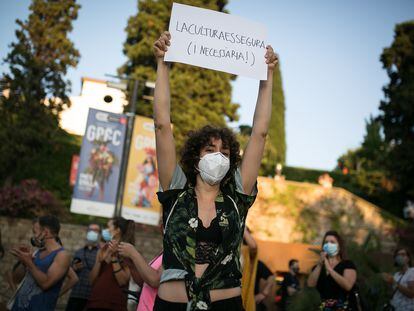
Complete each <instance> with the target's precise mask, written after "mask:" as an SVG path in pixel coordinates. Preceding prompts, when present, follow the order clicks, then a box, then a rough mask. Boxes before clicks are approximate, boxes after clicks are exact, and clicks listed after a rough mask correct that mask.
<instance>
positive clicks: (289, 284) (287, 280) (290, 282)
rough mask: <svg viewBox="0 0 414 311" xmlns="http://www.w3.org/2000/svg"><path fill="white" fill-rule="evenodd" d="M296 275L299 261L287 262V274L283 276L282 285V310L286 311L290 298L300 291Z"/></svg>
mask: <svg viewBox="0 0 414 311" xmlns="http://www.w3.org/2000/svg"><path fill="white" fill-rule="evenodd" d="M298 275H299V261H298V260H297V259H291V260H289V272H288V273H287V274H286V275H285V277H284V279H283V283H282V301H281V309H282V310H286V308H287V306H288V305H289V303H290V300H291V297H292V296H294V295H296V294H297V292H298V291H299V290H300V285H299V280H298Z"/></svg>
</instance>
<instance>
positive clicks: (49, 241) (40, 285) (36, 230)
mask: <svg viewBox="0 0 414 311" xmlns="http://www.w3.org/2000/svg"><path fill="white" fill-rule="evenodd" d="M59 231H60V223H59V220H58V219H57V218H56V217H54V216H42V217H39V219H38V220H37V221H36V222H34V223H33V234H34V236H33V239H32V241H33V244H34V245H36V247H38V248H39V249H38V251H37V252H35V253H33V252H32V251H31V249H30V248H29V247H28V246H20V247H15V248H13V249H12V250H11V253H12V255H14V256H15V257H16V258H17V259H18V260H19V261H20V262H21V263H22V264H23V265H24V266H25V268H26V271H27V272H26V276H25V278H24V279H23V282H22V284H21V286H20V287H19V289H18V290H17V292H16V295H15V297H14V300H13V301H12V302H11V303H10V305H9V308H10V309H11V310H12V311H15V310H45V311H48V310H50V311H52V310H54V309H55V307H56V303H57V299H58V297H59V293H60V289H61V287H62V284H63V281H64V279H65V276H66V275H67V273H68V271H69V266H70V256H69V254H68V253H67V251H65V250H64V248H63V247H62V245H61V244H59V243H58V242H57V240H58V235H59Z"/></svg>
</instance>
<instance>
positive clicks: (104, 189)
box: [70, 109, 127, 218]
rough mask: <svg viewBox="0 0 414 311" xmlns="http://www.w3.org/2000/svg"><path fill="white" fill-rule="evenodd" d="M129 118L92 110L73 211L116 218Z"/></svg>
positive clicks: (81, 158) (72, 206) (89, 115)
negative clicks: (116, 204) (115, 211)
mask: <svg viewBox="0 0 414 311" xmlns="http://www.w3.org/2000/svg"><path fill="white" fill-rule="evenodd" d="M126 126H127V118H126V116H125V115H121V114H115V113H111V112H106V111H100V110H96V109H89V114H88V121H87V125H86V131H85V136H83V141H82V148H81V154H80V161H79V168H78V176H77V180H76V185H75V188H74V192H73V197H72V204H71V207H70V211H71V212H72V213H78V214H86V215H93V216H102V217H108V218H109V217H113V215H114V210H115V203H116V200H117V189H118V183H119V175H120V167H121V159H122V153H123V148H124V143H125V134H126Z"/></svg>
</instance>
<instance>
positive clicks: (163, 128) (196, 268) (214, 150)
mask: <svg viewBox="0 0 414 311" xmlns="http://www.w3.org/2000/svg"><path fill="white" fill-rule="evenodd" d="M171 40H174V38H171V35H170V34H169V33H168V32H164V33H163V34H162V35H161V36H160V38H159V39H158V40H157V41H156V42H155V44H154V55H155V57H156V62H157V80H156V84H155V85H156V86H155V92H154V123H155V135H156V151H157V163H158V172H159V181H160V186H161V190H162V191H160V192H158V199H159V201H160V203H161V204H162V207H163V224H164V240H163V241H164V255H163V267H164V271H163V273H162V276H161V281H160V287H159V290H158V296H157V298H156V301H155V306H154V310H156V311H157V310H170V311H172V310H207V309H208V310H226V311H232V310H242V309H243V306H242V299H241V288H240V285H241V284H240V279H241V277H242V274H241V267H240V262H239V258H240V254H239V253H240V244H241V242H242V239H243V232H244V226H245V220H246V216H247V211H248V209H249V207H250V206H251V205H252V204H253V202H254V200H255V197H256V193H257V191H256V179H257V176H258V173H259V168H260V164H261V159H262V156H263V150H264V145H265V140H266V135H267V131H268V128H269V123H270V117H271V111H272V107H271V106H272V84H273V70H274V68H275V67H276V65H277V63H278V57H277V55H276V54H275V53H274V51H273V49H272V47H271V46H267V48H266V54H265V53H264V54H265V55H264V57H263V59H262V61H263V62H265V63H266V64H267V71H268V74H267V80H265V81H260V86H259V94H258V99H257V104H256V110H255V115H254V119H253V128H252V134H251V137H250V140H249V143H248V144H247V146H246V148H245V150H244V153H243V159H242V158H241V156H240V147H239V143H238V142H237V140H236V138H235V135H234V134H233V133H232V131H231V130H229V129H228V128H216V127H213V126H205V127H203V128H201V129H199V130H197V131H192V132H190V133H189V137H188V139H187V141H186V142H185V143H184V147H183V151H182V153H181V161H180V164H179V165H177V161H176V150H175V143H174V137H173V133H172V128H171V120H170V87H169V66H168V64H167V63H166V62H165V61H164V55H165V52H166V51H167V50H168V46H169V45H170V43H171ZM214 91H217V90H214ZM177 104H179V103H177ZM206 109H212V108H211V107H208V108H207V107H206ZM183 111H184V110H183ZM188 117H191V116H188Z"/></svg>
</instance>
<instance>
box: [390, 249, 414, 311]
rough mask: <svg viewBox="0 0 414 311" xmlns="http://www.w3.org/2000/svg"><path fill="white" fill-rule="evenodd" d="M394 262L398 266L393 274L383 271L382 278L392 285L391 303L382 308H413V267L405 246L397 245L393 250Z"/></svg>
mask: <svg viewBox="0 0 414 311" xmlns="http://www.w3.org/2000/svg"><path fill="white" fill-rule="evenodd" d="M394 264H395V266H396V267H397V268H398V271H397V272H396V273H395V274H394V276H392V275H391V274H389V273H383V278H384V280H385V281H386V282H387V283H388V284H389V285H391V286H392V287H393V294H392V297H391V303H390V304H388V308H385V307H384V310H395V311H406V310H407V311H408V310H414V268H413V267H412V262H411V255H410V253H409V252H408V250H407V249H406V248H403V247H399V248H397V249H396V250H395V252H394Z"/></svg>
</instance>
